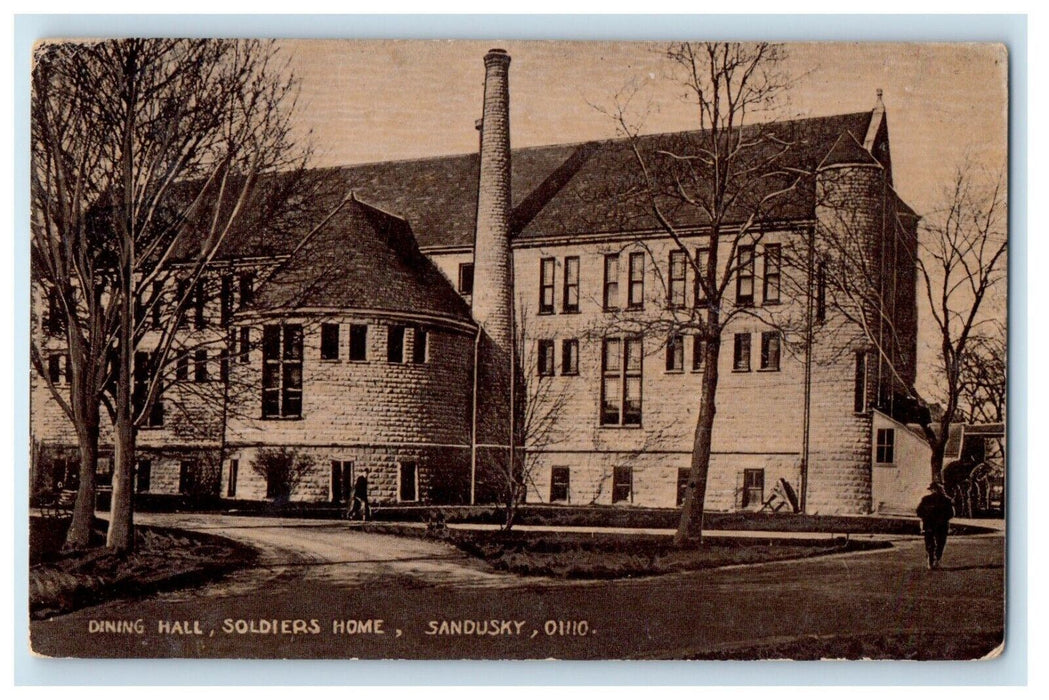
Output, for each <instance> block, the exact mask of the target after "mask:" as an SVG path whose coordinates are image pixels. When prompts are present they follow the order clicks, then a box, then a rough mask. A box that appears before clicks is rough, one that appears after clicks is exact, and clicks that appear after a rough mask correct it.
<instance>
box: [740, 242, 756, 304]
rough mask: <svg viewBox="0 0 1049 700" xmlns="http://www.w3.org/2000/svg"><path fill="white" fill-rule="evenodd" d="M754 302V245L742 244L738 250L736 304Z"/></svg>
mask: <svg viewBox="0 0 1049 700" xmlns="http://www.w3.org/2000/svg"><path fill="white" fill-rule="evenodd" d="M753 303H754V246H752V245H745V246H740V247H739V250H737V251H736V304H737V305H738V306H751V305H752V304H753Z"/></svg>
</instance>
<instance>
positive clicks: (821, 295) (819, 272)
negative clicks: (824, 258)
mask: <svg viewBox="0 0 1049 700" xmlns="http://www.w3.org/2000/svg"><path fill="white" fill-rule="evenodd" d="M826 320H827V263H824V262H821V263H820V264H819V265H817V267H816V323H823V322H824V321H826Z"/></svg>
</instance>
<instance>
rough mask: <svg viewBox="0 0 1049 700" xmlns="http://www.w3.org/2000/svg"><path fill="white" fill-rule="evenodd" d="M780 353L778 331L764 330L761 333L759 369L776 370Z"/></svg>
mask: <svg viewBox="0 0 1049 700" xmlns="http://www.w3.org/2000/svg"><path fill="white" fill-rule="evenodd" d="M779 355H780V335H779V332H778V331H765V332H763V333H762V334H761V369H767V370H778V369H779Z"/></svg>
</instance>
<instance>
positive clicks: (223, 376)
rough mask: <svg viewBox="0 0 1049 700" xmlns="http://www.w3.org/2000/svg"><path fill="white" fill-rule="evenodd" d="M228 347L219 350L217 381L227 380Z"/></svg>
mask: <svg viewBox="0 0 1049 700" xmlns="http://www.w3.org/2000/svg"><path fill="white" fill-rule="evenodd" d="M229 363H230V359H229V348H228V347H225V348H222V349H221V350H219V381H221V382H228V381H229Z"/></svg>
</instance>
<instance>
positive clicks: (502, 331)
mask: <svg viewBox="0 0 1049 700" xmlns="http://www.w3.org/2000/svg"><path fill="white" fill-rule="evenodd" d="M484 67H485V76H484V116H483V118H482V119H481V168H480V180H479V182H478V187H477V230H476V233H475V236H474V292H473V313H474V318H475V319H476V320H477V322H478V323H480V324H481V327H482V328H484V330H485V332H486V333H487V334H488V336H489V338H491V340H492V342H493V343H494V344H495V345H496V346H497V347H499V348H501V349H503V350H504V351H506V352H510V349H511V348H512V346H513V326H514V316H513V313H514V307H513V299H514V290H513V259H512V257H511V253H510V90H509V80H508V78H509V69H510V56H509V55H508V54H507V53H506V51H504V50H502V49H492V50H491V51H489V52H488V53H487V54H486V55H485V57H484Z"/></svg>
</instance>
